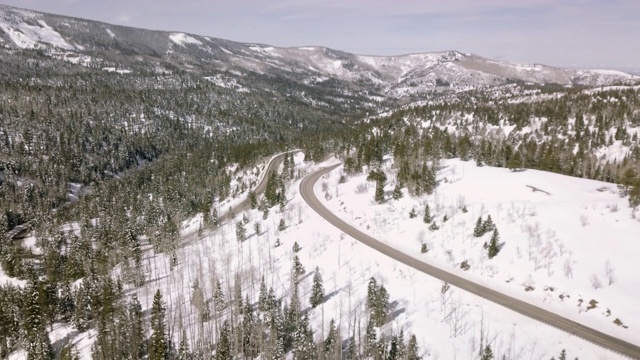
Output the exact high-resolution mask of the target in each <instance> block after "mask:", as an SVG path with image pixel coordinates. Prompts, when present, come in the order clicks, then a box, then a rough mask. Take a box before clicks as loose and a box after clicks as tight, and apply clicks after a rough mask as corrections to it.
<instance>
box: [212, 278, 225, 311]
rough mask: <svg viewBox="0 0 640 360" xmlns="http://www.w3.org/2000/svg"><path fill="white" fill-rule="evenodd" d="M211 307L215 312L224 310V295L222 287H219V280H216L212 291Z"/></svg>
mask: <svg viewBox="0 0 640 360" xmlns="http://www.w3.org/2000/svg"><path fill="white" fill-rule="evenodd" d="M213 305H214V306H215V308H216V310H217V311H222V310H224V308H225V301H224V293H223V292H222V286H220V280H218V279H216V288H215V290H214V291H213Z"/></svg>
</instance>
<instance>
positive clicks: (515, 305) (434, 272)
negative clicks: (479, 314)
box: [300, 164, 640, 359]
mask: <svg viewBox="0 0 640 360" xmlns="http://www.w3.org/2000/svg"><path fill="white" fill-rule="evenodd" d="M340 165H341V164H337V165H333V166H330V167H326V168H321V169H319V170H317V171H315V172H313V173H311V174H309V175H307V176H306V177H305V178H304V179H303V180H302V182H301V183H300V194H301V195H302V198H303V199H304V200H305V201H306V202H307V204H309V206H310V207H311V208H312V209H313V210H315V211H316V212H317V213H318V214H319V215H320V216H322V217H323V218H324V219H325V220H327V221H328V222H329V223H331V224H332V225H333V226H335V227H337V228H338V229H340V230H342V231H343V232H344V233H345V234H347V235H349V236H351V237H353V238H354V239H356V240H358V241H360V242H361V243H363V244H365V245H367V246H369V247H371V248H373V249H374V250H377V251H379V252H381V253H383V254H384V255H386V256H388V257H390V258H392V259H394V260H396V261H398V262H401V263H403V264H405V265H408V266H410V267H412V268H414V269H416V270H418V271H421V272H423V273H425V274H427V275H431V276H433V277H435V278H437V279H440V280H442V281H444V282H447V283H449V284H451V285H453V286H456V287H458V288H460V289H462V290H466V291H468V292H470V293H472V294H475V295H477V296H480V297H482V298H485V299H487V300H489V301H492V302H494V303H496V304H498V305H502V306H504V307H506V308H508V309H511V310H513V311H515V312H518V313H520V314H522V315H524V316H527V317H530V318H532V319H535V320H538V321H540V322H543V323H545V324H547V325H551V326H553V327H556V328H558V329H560V330H564V331H566V332H568V333H570V334H572V335H575V336H578V337H580V338H582V339H585V340H587V341H590V342H592V343H594V344H596V345H600V346H602V347H604V348H607V349H610V350H612V351H614V352H616V353H618V354H621V355H624V356H627V357H630V358H632V359H640V347H639V346H637V345H635V344H631V343H628V342H626V341H624V340H620V339H618V338H616V337H613V336H611V335H608V334H605V333H603V332H600V331H598V330H595V329H592V328H590V327H587V326H584V325H582V324H579V323H577V322H575V321H572V320H569V319H566V318H564V317H562V316H560V315H557V314H554V313H552V312H550V311H547V310H544V309H542V308H539V307H537V306H534V305H531V304H529V303H527V302H524V301H522V300H518V299H516V298H513V297H511V296H508V295H505V294H503V293H500V292H498V291H496V290H493V289H490V288H488V287H485V286H482V285H480V284H477V283H475V282H473V281H470V280H467V279H464V278H462V277H460V276H457V275H455V274H452V273H449V272H447V271H445V270H442V269H440V268H437V267H435V266H432V265H429V264H427V263H425V262H422V261H420V260H417V259H415V258H413V257H411V256H409V255H407V254H405V253H403V252H402V251H399V250H397V249H395V248H393V247H391V246H389V245H387V244H385V243H383V242H381V241H379V240H376V239H375V238H373V237H371V236H369V235H367V234H365V233H363V232H362V231H360V230H358V229H356V228H355V227H353V226H351V225H350V224H348V223H347V222H345V221H344V220H342V219H340V218H339V217H338V216H336V215H335V214H333V213H332V212H331V211H330V210H329V209H327V208H326V207H325V206H324V205H322V203H321V202H320V200H319V199H318V198H317V197H316V195H315V193H314V191H313V185H314V184H315V183H316V181H318V179H320V177H322V176H323V175H324V174H326V173H328V172H330V171H331V170H333V169H335V168H336V167H338V166H340Z"/></svg>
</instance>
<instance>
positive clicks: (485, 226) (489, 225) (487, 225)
mask: <svg viewBox="0 0 640 360" xmlns="http://www.w3.org/2000/svg"><path fill="white" fill-rule="evenodd" d="M494 227H495V225H494V224H493V220H491V215H487V220H485V221H484V223H482V235H484V234H486V233H488V232H489V231H492V230H493V229H494Z"/></svg>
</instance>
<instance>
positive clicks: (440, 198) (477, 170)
mask: <svg viewBox="0 0 640 360" xmlns="http://www.w3.org/2000/svg"><path fill="white" fill-rule="evenodd" d="M391 163H392V159H387V161H386V163H385V165H384V167H385V170H387V176H388V178H389V179H390V181H388V182H387V186H386V188H385V192H386V199H387V200H386V202H385V203H383V204H376V203H375V202H374V199H373V198H374V190H375V184H374V183H373V182H367V181H366V175H360V176H356V177H353V178H350V179H348V181H347V182H346V183H344V184H339V177H340V175H341V173H342V172H341V168H338V169H336V170H334V171H333V172H332V173H331V175H330V177H329V178H327V179H325V180H324V182H325V184H322V182H319V184H317V185H316V192H317V195H318V197H319V198H321V199H327V198H329V197H330V200H328V201H326V205H327V206H328V207H329V208H330V209H331V210H332V211H333V212H334V213H336V214H338V215H339V216H340V217H341V218H343V219H344V220H346V221H348V222H350V223H352V224H355V225H356V226H358V227H359V228H360V229H361V230H362V231H364V232H367V233H369V234H370V235H372V236H374V237H376V238H378V239H380V240H383V241H385V242H386V243H388V244H391V245H393V246H394V247H396V248H398V249H401V250H403V251H404V252H406V253H408V254H410V255H413V256H415V257H416V258H419V259H421V260H423V261H426V262H428V263H431V264H433V265H437V266H439V267H441V268H443V269H446V270H448V271H451V272H454V273H456V274H458V275H461V276H464V277H466V278H468V279H471V280H474V281H476V282H478V283H481V284H483V285H486V286H490V287H492V288H494V289H496V290H499V291H501V292H504V293H507V294H509V295H511V296H514V297H517V298H519V299H522V300H525V301H528V302H530V303H532V304H534V305H537V306H540V307H543V308H545V309H548V310H550V311H553V312H555V313H558V314H561V315H563V316H565V317H568V318H570V319H572V320H575V321H578V322H580V323H583V324H585V325H587V326H590V327H594V328H597V329H599V330H601V331H603V332H605V333H609V334H612V335H614V336H617V337H620V338H622V339H625V340H627V341H629V342H632V343H636V344H637V343H638V339H640V309H639V308H638V307H637V305H636V300H637V299H639V298H640V279H638V277H637V276H635V271H636V266H637V265H636V264H637V259H638V258H639V257H640V248H639V247H638V246H637V244H638V239H639V238H638V234H639V233H640V213H638V212H636V213H635V214H634V213H633V212H632V210H631V209H630V208H629V206H628V203H627V199H626V198H621V197H620V196H619V191H618V188H617V186H616V185H614V184H608V183H603V182H598V181H592V180H585V179H577V178H572V177H568V176H563V175H558V174H553V173H548V172H543V171H536V170H526V171H520V172H511V171H509V170H507V169H501V168H491V167H477V166H476V165H475V162H471V161H469V162H464V161H461V160H458V159H454V160H445V161H443V162H442V163H441V168H442V169H441V170H440V171H439V172H438V177H437V179H438V181H439V183H440V185H439V186H438V187H437V189H436V191H435V192H434V193H433V194H432V195H429V196H424V197H421V198H414V197H411V196H409V195H407V190H406V189H404V190H403V192H404V194H405V195H404V197H403V198H401V199H399V200H393V199H392V198H391V194H392V192H393V188H394V184H395V178H394V175H393V174H392V171H391V168H390V167H391ZM529 186H531V187H534V188H536V189H540V190H543V191H532V188H531V187H529ZM323 189H324V190H326V191H324V190H323ZM326 193H328V194H329V196H326ZM426 204H428V205H429V208H430V212H431V217H432V218H433V219H434V220H435V222H436V224H437V225H438V227H439V229H438V230H430V229H429V225H428V224H425V223H424V222H423V214H424V208H425V205H426ZM463 208H465V209H466V212H464V211H463ZM412 209H415V211H416V213H417V214H416V215H417V216H416V217H415V218H410V215H409V214H410V212H411V210H412ZM445 215H446V216H447V218H448V220H447V221H446V222H445V221H443V220H444V216H445ZM488 215H490V216H491V218H492V220H493V223H494V224H496V226H497V228H498V231H499V235H500V240H499V242H500V243H503V246H502V250H501V252H500V253H499V254H498V256H496V257H495V258H493V259H491V260H490V259H489V258H488V256H487V250H485V249H484V247H483V246H484V244H485V242H486V243H488V242H489V240H490V238H491V233H487V234H485V235H484V236H482V237H480V238H476V237H474V236H473V231H474V227H475V224H476V221H477V219H478V217H480V216H482V218H483V220H486V219H487V216H488ZM634 217H635V218H634ZM422 243H426V244H427V248H428V250H429V251H428V252H427V253H425V254H422V253H421V244H422ZM465 261H466V264H468V265H469V266H470V268H469V270H468V271H464V270H462V269H461V264H462V263H463V262H465ZM594 306H595V307H594ZM616 323H618V324H616ZM581 358H582V357H581Z"/></svg>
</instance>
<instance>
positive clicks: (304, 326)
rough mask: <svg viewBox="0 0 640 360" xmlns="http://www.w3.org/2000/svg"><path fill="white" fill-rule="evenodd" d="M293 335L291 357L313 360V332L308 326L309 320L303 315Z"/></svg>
mask: <svg viewBox="0 0 640 360" xmlns="http://www.w3.org/2000/svg"><path fill="white" fill-rule="evenodd" d="M297 325H298V326H297V327H296V330H295V332H294V333H293V355H294V358H295V359H296V360H297V359H300V360H315V349H316V347H315V344H314V343H313V332H312V331H311V328H310V326H309V318H308V317H307V315H303V316H302V317H301V318H300V321H298V324H297Z"/></svg>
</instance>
